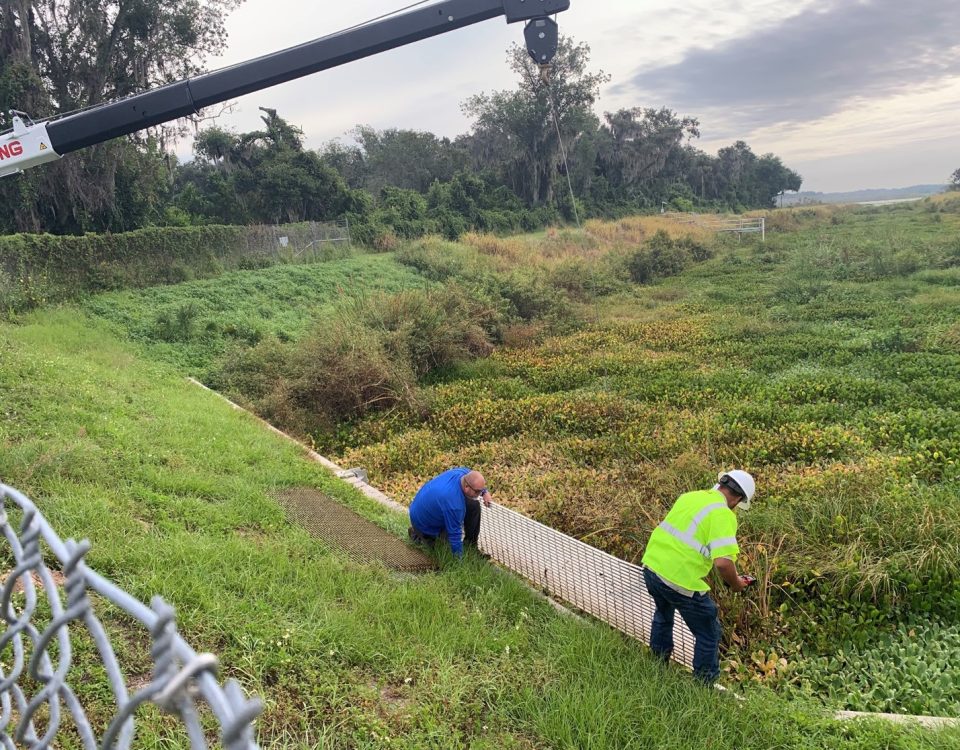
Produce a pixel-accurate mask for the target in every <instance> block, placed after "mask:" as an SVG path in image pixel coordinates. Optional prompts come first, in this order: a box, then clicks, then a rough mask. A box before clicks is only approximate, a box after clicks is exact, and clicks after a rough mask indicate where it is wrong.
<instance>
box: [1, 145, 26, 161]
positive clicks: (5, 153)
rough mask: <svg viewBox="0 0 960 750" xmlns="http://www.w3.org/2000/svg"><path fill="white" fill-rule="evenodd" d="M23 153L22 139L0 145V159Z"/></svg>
mask: <svg viewBox="0 0 960 750" xmlns="http://www.w3.org/2000/svg"><path fill="white" fill-rule="evenodd" d="M21 154H23V144H22V143H20V141H11V142H10V143H8V144H6V145H3V146H0V161H3V160H4V159H11V158H13V157H14V156H20V155H21Z"/></svg>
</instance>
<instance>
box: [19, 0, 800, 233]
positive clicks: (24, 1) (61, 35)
mask: <svg viewBox="0 0 960 750" xmlns="http://www.w3.org/2000/svg"><path fill="white" fill-rule="evenodd" d="M238 2H239V0H163V1H162V2H161V0H97V1H96V2H90V3H67V4H64V3H58V2H56V0H0V110H2V111H4V112H5V111H6V110H9V109H20V110H26V111H28V112H29V113H30V114H31V115H32V116H34V117H35V118H36V119H40V118H47V117H50V116H54V115H56V114H59V113H64V112H68V111H72V110H75V109H78V108H81V107H86V106H91V105H96V104H98V103H101V102H104V101H108V100H111V99H115V98H118V97H122V96H127V95H129V94H131V93H135V92H137V91H142V90H144V89H146V88H150V87H155V86H158V85H162V84H163V83H168V82H170V81H173V80H178V79H181V78H184V77H187V76H190V75H194V74H196V73H197V72H199V71H200V70H201V68H202V63H203V61H204V60H205V59H206V58H208V57H209V56H212V55H215V54H216V53H218V52H219V51H221V50H222V49H223V46H224V43H225V36H224V27H223V19H224V17H225V15H226V13H228V12H229V11H230V10H231V9H232V8H233V7H235V6H236V5H237V4H238ZM589 58H590V50H589V47H588V46H587V45H586V44H584V43H576V42H574V41H573V40H571V39H569V38H566V39H563V40H562V41H561V46H560V50H559V52H558V54H557V57H556V59H555V61H554V64H553V66H552V68H551V70H550V74H549V76H544V75H543V74H542V73H541V71H540V70H539V68H538V67H537V66H536V65H535V64H534V63H533V62H532V61H531V60H530V59H529V57H528V56H527V54H526V52H525V50H523V49H522V48H521V47H516V46H515V47H514V48H513V49H512V50H511V51H510V54H509V61H510V65H511V67H512V69H513V70H514V71H515V73H516V74H517V85H516V87H515V88H514V89H512V90H505V91H496V92H493V93H490V94H487V93H481V94H478V95H476V96H473V97H471V98H469V99H468V100H467V101H466V102H464V103H463V110H464V112H465V113H466V114H467V115H468V117H469V118H470V119H471V121H472V126H471V128H470V132H468V133H466V134H464V135H461V136H458V137H457V138H454V139H450V138H443V137H439V136H437V135H434V134H433V133H428V132H418V131H413V130H404V129H399V128H389V129H386V130H376V129H374V128H371V127H369V126H364V125H358V126H357V127H356V128H355V129H354V130H353V131H351V133H350V136H351V138H350V140H349V141H347V142H342V141H340V140H336V141H333V142H330V143H327V144H326V145H324V146H323V147H321V148H320V149H317V150H311V149H308V148H306V147H305V145H304V134H303V132H302V131H301V130H299V129H298V128H297V127H296V126H295V125H294V124H292V123H290V122H288V121H287V120H285V119H284V118H283V117H282V116H281V115H280V114H278V113H277V112H276V111H274V110H271V109H264V110H263V111H264V114H263V118H262V119H263V128H262V129H259V130H256V131H253V132H249V133H236V132H232V131H230V130H228V129H225V128H222V127H219V126H217V125H216V124H214V125H212V126H209V127H205V128H203V129H201V130H199V132H198V134H197V135H196V138H195V141H194V154H195V158H194V159H193V160H192V161H190V162H188V163H186V164H179V163H177V160H176V159H175V158H174V157H173V156H172V155H171V154H170V153H169V146H170V144H171V143H172V141H173V139H174V138H176V137H178V136H182V135H183V134H184V128H185V127H186V123H179V124H176V123H175V124H173V125H170V126H166V127H162V128H156V129H153V130H151V131H149V132H147V133H143V134H138V135H136V136H133V137H130V138H126V139H118V140H114V141H110V142H107V143H104V144H101V145H98V146H95V147H92V148H89V149H85V150H84V151H82V152H79V153H76V154H72V155H71V156H70V157H69V158H66V159H64V160H62V161H60V162H57V163H54V164H48V165H45V166H43V167H41V168H38V169H34V170H31V171H29V172H28V173H27V174H25V175H21V176H19V177H17V178H14V179H7V180H4V181H2V182H0V201H2V202H3V205H5V206H9V207H10V210H7V211H5V212H2V214H0V232H3V233H11V232H52V233H56V234H76V233H83V232H91V231H92V232H102V231H112V232H116V231H129V230H133V229H138V228H142V227H145V226H169V225H174V226H186V225H203V224H249V223H283V222H295V221H305V220H316V221H324V220H330V219H335V218H339V217H343V216H346V217H348V218H350V219H351V220H352V223H353V224H354V226H355V227H357V228H358V230H359V231H360V232H361V234H363V233H366V235H367V236H366V237H362V239H370V240H376V239H377V238H381V239H382V238H384V237H389V236H391V235H392V236H399V237H410V236H417V235H421V234H425V233H431V232H438V233H441V234H444V235H446V236H449V237H455V236H457V235H459V234H461V233H462V232H464V231H467V230H472V229H476V230H484V231H498V232H499V231H515V230H522V229H533V228H537V227H541V226H543V225H545V224H548V223H551V222H556V221H560V220H571V219H572V218H573V217H574V215H578V216H581V217H582V216H602V217H616V216H621V215H625V214H629V213H636V212H638V211H643V210H650V209H659V208H660V207H661V206H663V205H665V204H666V205H668V206H670V207H671V208H673V209H676V210H691V209H694V208H696V209H697V210H702V211H709V210H742V209H750V208H763V207H769V206H772V205H773V204H774V199H775V196H777V195H778V194H780V193H781V192H782V191H785V190H799V188H800V185H801V177H800V176H799V175H798V174H797V173H796V172H794V171H793V170H791V169H789V168H787V167H786V166H784V164H783V163H782V162H781V160H780V159H779V158H778V157H777V156H775V155H773V154H764V155H757V154H755V153H754V152H753V151H752V150H751V149H750V147H749V146H748V145H747V144H746V143H745V142H743V141H737V142H735V143H733V144H732V145H730V146H728V147H726V148H723V149H720V151H719V152H718V153H717V154H716V155H715V156H714V155H710V154H707V153H705V152H704V151H702V150H700V149H698V148H697V147H696V146H695V145H694V142H695V140H696V139H697V138H698V137H699V135H700V132H699V122H698V120H697V119H696V118H694V117H689V116H682V115H679V114H678V113H676V112H674V111H672V110H670V109H668V108H665V107H663V108H654V107H635V108H631V109H622V110H619V111H616V112H608V113H605V114H604V116H603V118H602V119H601V118H599V117H598V116H597V115H596V114H595V113H594V104H595V103H596V101H597V98H598V96H599V92H600V88H601V86H602V85H603V84H605V83H606V82H607V81H609V76H607V75H605V74H604V73H602V72H594V71H591V70H590V67H589V62H590V59H589ZM131 61H135V64H134V63H133V62H131ZM558 136H559V137H558ZM564 156H565V157H566V158H564ZM571 189H572V193H573V196H575V197H574V198H572V199H571V195H570V193H571Z"/></svg>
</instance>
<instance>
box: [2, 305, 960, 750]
mask: <svg viewBox="0 0 960 750" xmlns="http://www.w3.org/2000/svg"><path fill="white" fill-rule="evenodd" d="M0 393H2V408H3V411H4V417H5V418H4V420H3V421H2V422H0V477H3V480H4V481H5V482H7V483H9V484H12V485H14V486H17V487H18V488H20V489H22V490H24V491H26V492H27V493H29V494H30V495H31V496H32V497H33V498H34V499H35V500H36V501H37V502H38V503H39V505H40V507H41V509H42V510H43V512H44V513H45V514H47V515H48V517H49V519H50V520H51V521H52V523H53V524H54V526H55V528H57V529H58V530H59V532H60V533H61V534H62V535H63V536H64V537H66V536H71V535H72V536H77V537H87V538H89V539H90V540H91V541H92V542H93V551H92V552H91V553H90V555H89V562H90V563H91V564H92V566H93V567H95V568H96V569H97V570H99V571H101V572H102V573H104V574H106V575H108V576H109V577H111V578H112V579H113V580H115V581H116V582H118V583H119V584H121V585H122V586H123V587H124V588H126V589H127V590H128V591H130V592H131V593H133V594H135V595H136V596H138V597H140V598H141V599H147V598H148V597H149V596H151V595H152V594H154V593H159V594H161V595H163V596H164V597H165V598H166V599H167V600H168V601H170V602H172V603H173V604H174V605H176V606H177V608H178V610H179V613H180V621H181V623H182V627H183V630H184V632H185V635H186V636H187V637H188V639H189V640H190V641H191V643H192V644H193V645H194V647H196V648H197V649H198V650H213V651H216V652H217V653H219V654H220V656H221V657H222V661H223V663H224V665H225V667H226V672H227V674H230V675H233V676H236V677H238V678H239V679H240V680H241V681H242V682H243V684H244V685H245V686H246V687H247V688H248V689H249V690H252V691H256V692H260V693H261V694H263V695H264V696H265V697H266V699H267V703H268V710H267V713H266V715H265V717H264V718H263V719H262V720H261V722H260V727H261V741H262V743H263V744H264V745H265V746H267V747H409V748H423V747H436V748H456V747H468V746H469V747H471V748H484V747H488V748H510V747H520V748H532V747H565V748H626V747H662V748H688V747H691V746H699V747H708V746H709V747H714V748H728V747H729V748H734V747H736V748H774V747H778V748H795V747H808V748H819V747H823V748H828V747H830V748H833V747H851V748H852V747H856V748H914V747H931V748H939V747H943V748H947V747H953V746H955V744H956V741H957V739H958V735H957V734H956V733H953V734H946V733H943V734H936V735H924V734H913V733H907V732H903V731H900V730H890V729H888V728H885V727H875V726H871V725H858V726H848V725H838V724H834V723H832V722H827V721H825V720H821V719H815V718H811V716H810V715H807V714H805V713H803V712H802V710H801V709H800V708H798V707H797V706H789V705H788V704H785V703H783V702H780V701H777V700H775V699H773V698H772V697H770V696H769V695H766V694H763V693H760V692H757V693H755V694H754V695H753V696H752V697H751V699H750V700H749V701H748V702H747V703H744V704H734V703H732V702H731V701H730V699H729V698H727V697H725V696H723V695H719V694H715V693H713V692H711V691H704V690H702V689H700V688H698V687H697V686H695V685H693V684H692V683H691V682H690V681H689V679H688V678H687V677H686V676H684V675H679V674H676V673H675V672H674V671H673V670H672V669H671V670H666V671H661V669H660V668H659V667H657V666H656V665H654V664H653V663H651V662H650V660H648V659H647V658H646V656H645V654H644V653H643V649H642V648H640V647H639V646H638V645H637V644H635V643H633V642H626V641H624V640H623V639H622V638H620V637H619V636H618V635H617V634H615V633H613V632H611V631H610V630H609V629H608V628H606V627H602V626H598V625H593V624H583V623H580V622H577V621H572V620H569V619H566V618H563V617H560V616H558V615H556V614H555V613H554V612H553V611H552V610H551V609H550V608H549V607H548V606H546V605H544V604H543V603H542V602H540V601H538V600H537V599H535V598H533V597H532V596H531V595H530V594H529V593H528V592H527V591H526V590H525V589H524V588H523V587H522V586H521V585H519V584H518V583H517V582H515V581H514V580H512V579H511V578H510V577H509V576H507V575H504V574H502V573H499V572H498V571H496V570H495V569H493V568H491V567H489V566H487V565H486V564H484V563H482V562H480V561H478V560H468V561H467V562H466V563H465V564H464V565H462V566H454V567H452V568H447V569H445V570H444V571H443V572H442V573H440V574H437V575H431V576H425V577H421V578H404V579H398V578H396V577H394V576H391V575H390V574H388V573H387V572H386V571H384V570H381V569H376V568H371V567H362V566H358V565H356V564H354V563H351V562H349V561H347V560H345V559H344V558H342V557H341V556H339V555H337V554H333V553H331V552H329V551H327V550H324V549H322V548H321V547H320V546H318V545H317V544H316V543H315V542H314V541H312V540H311V539H309V538H308V537H307V535H306V534H305V533H304V532H303V531H302V530H300V529H298V528H296V527H293V526H291V525H289V524H288V523H287V522H286V521H285V520H284V518H283V515H282V513H281V512H280V510H279V509H278V507H277V506H276V504H275V503H273V502H272V501H271V500H270V499H269V498H268V496H267V493H268V492H269V491H270V490H271V489H273V488H276V487H283V486H290V485H300V484H310V485H313V486H316V487H319V488H321V489H323V490H325V491H327V492H329V493H330V494H332V495H334V496H336V497H339V498H341V499H342V500H344V501H346V502H348V503H350V504H352V505H354V506H355V507H358V508H363V509H364V512H365V513H367V514H368V515H370V516H371V517H374V518H375V519H379V520H380V522H382V523H384V524H385V525H386V526H388V527H390V528H393V529H395V530H399V529H400V528H401V527H402V521H400V520H398V519H396V518H394V517H390V516H388V515H386V513H385V512H384V511H381V510H379V509H378V508H376V507H374V506H371V505H370V504H368V503H365V502H364V501H363V500H362V499H361V498H359V497H357V496H356V495H355V494H353V492H352V491H351V490H349V489H348V488H346V487H345V486H343V485H341V484H338V483H337V482H335V481H334V480H332V479H331V478H329V477H328V476H326V475H325V474H324V473H323V472H322V471H321V470H320V469H319V468H318V467H316V466H313V465H311V464H309V463H307V462H305V461H304V460H302V459H301V458H300V457H299V456H298V454H297V452H296V450H295V449H293V448H292V447H290V446H289V445H286V444H284V443H282V442H280V441H279V440H278V439H277V438H275V437H273V436H271V435H270V434H268V433H267V432H266V431H264V430H263V429H262V428H261V427H259V426H258V425H257V424H255V423H254V422H253V421H252V420H250V419H249V418H246V417H244V416H243V415H240V414H238V413H236V412H233V411H232V410H230V409H229V408H228V407H227V406H225V405H224V404H223V403H222V402H220V401H218V400H217V399H216V398H215V397H213V396H211V395H210V394H207V393H205V392H203V391H200V390H199V389H195V388H193V387H192V386H189V385H187V384H186V383H185V382H184V381H183V380H182V378H181V376H180V375H179V374H178V373H176V372H174V371H173V370H172V369H170V368H168V367H167V366H165V365H160V364H155V363H154V364H152V363H148V362H144V361H142V360H140V359H138V358H137V356H136V355H135V354H133V353H132V352H131V349H130V348H129V346H127V345H122V344H120V343H118V342H117V341H116V340H115V339H114V338H113V337H112V335H111V334H110V333H109V332H107V331H106V330H104V328H103V326H102V324H94V323H91V322H90V321H88V320H86V319H85V318H84V317H83V316H82V315H78V314H77V313H76V311H73V310H63V311H53V312H47V313H42V314H35V315H33V316H30V317H29V318H27V319H25V320H23V321H22V322H21V324H20V325H19V326H15V327H14V326H9V325H2V326H0ZM111 627H112V629H113V630H114V631H118V630H119V629H120V628H121V626H120V625H119V624H118V623H116V622H114V623H113V624H112V626H111ZM121 641H122V643H123V645H122V646H121V652H122V653H123V654H126V655H128V656H129V655H139V656H140V657H141V658H142V656H143V650H144V648H145V646H144V644H143V643H142V641H138V640H137V639H136V638H130V637H127V638H123V639H120V641H118V642H121ZM81 690H83V691H85V692H86V691H91V693H95V690H94V689H92V688H90V687H89V686H82V685H81ZM88 697H91V699H93V700H96V696H95V695H89V696H88ZM148 716H149V717H150V718H148V720H147V726H146V731H145V733H144V738H143V739H144V746H151V747H157V746H160V745H161V744H163V743H164V740H163V737H164V736H166V735H167V734H168V731H169V730H168V729H167V728H166V727H169V722H163V721H160V720H157V719H155V718H153V716H152V715H151V714H148Z"/></svg>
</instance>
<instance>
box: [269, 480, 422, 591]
mask: <svg viewBox="0 0 960 750" xmlns="http://www.w3.org/2000/svg"><path fill="white" fill-rule="evenodd" d="M274 497H275V498H276V499H277V501H278V502H279V503H280V504H281V505H282V506H283V507H284V508H285V509H286V510H287V512H288V513H289V514H290V516H291V517H292V518H293V519H294V520H296V521H297V522H298V523H299V524H300V525H302V526H303V527H304V528H306V529H307V531H309V532H310V533H311V534H313V535H314V536H316V537H318V538H320V539H323V540H324V541H325V542H327V543H329V544H330V545H332V546H334V547H336V548H338V549H341V550H343V551H344V552H345V553H346V554H347V555H349V556H350V558H352V559H354V560H356V561H357V562H361V563H370V562H378V563H381V564H383V565H386V566H387V567H388V568H392V569H394V570H400V571H404V572H408V573H423V572H426V571H429V570H433V569H434V568H435V567H436V566H435V565H434V562H433V560H431V559H430V558H429V557H427V556H426V555H425V554H423V553H422V552H420V551H418V550H416V549H413V548H412V547H410V546H409V545H407V544H405V543H404V542H403V541H401V540H400V539H398V538H397V537H396V536H394V535H393V534H391V533H390V532H388V531H384V530H383V529H381V528H380V527H379V526H377V525H376V524H373V523H371V522H370V521H368V520H367V519H365V518H363V517H361V516H359V515H357V514H356V513H354V512H353V511H352V510H350V509H349V508H347V507H344V506H343V505H341V504H340V503H338V502H336V501H335V500H331V499H330V498H328V497H326V496H325V495H323V494H321V493H320V492H317V491H316V490H315V489H313V488H312V487H293V488H291V489H287V490H283V491H281V492H277V493H275V494H274Z"/></svg>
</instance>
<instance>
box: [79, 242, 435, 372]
mask: <svg viewBox="0 0 960 750" xmlns="http://www.w3.org/2000/svg"><path fill="white" fill-rule="evenodd" d="M425 285H426V282H424V280H423V279H422V278H421V277H420V276H418V275H417V274H415V273H414V272H412V271H411V270H410V269H408V268H406V267H404V266H401V265H399V264H397V263H395V262H394V260H393V256H392V254H380V255H359V256H356V257H353V258H347V259H343V260H333V261H328V262H325V263H316V264H305V265H281V266H274V267H272V268H266V269H263V270H260V271H256V272H251V271H232V272H230V273H226V274H224V275H222V276H220V277H219V278H216V279H206V280H203V281H192V282H187V283H183V284H177V285H174V286H157V287H151V288H149V289H138V290H130V291H123V292H114V293H110V294H101V295H98V296H96V297H92V298H90V299H89V300H87V301H85V302H84V303H83V307H84V309H86V310H88V311H90V312H91V313H93V314H95V315H97V316H98V317H101V318H103V319H105V320H108V321H110V322H111V323H113V324H114V325H115V326H116V328H117V330H119V331H122V332H123V334H124V335H125V336H129V337H130V338H132V339H134V340H136V341H140V342H143V343H145V344H146V345H147V346H148V348H149V352H150V356H151V358H153V359H159V360H161V361H167V362H172V363H174V364H176V365H178V366H179V367H181V368H182V369H184V370H185V371H189V372H191V373H192V374H195V375H202V374H203V373H204V371H205V369H206V368H207V367H209V366H210V364H211V362H212V361H213V360H214V359H215V358H216V357H217V356H219V355H220V354H222V353H223V352H224V351H225V350H226V349H227V348H228V347H229V346H231V345H232V344H233V343H234V342H241V343H251V342H254V341H257V340H259V339H260V338H261V337H263V336H265V335H275V336H280V337H281V338H288V339H296V338H298V337H299V336H300V335H301V334H302V333H303V332H304V330H306V328H308V327H309V325H310V323H311V321H312V319H313V318H314V317H315V316H316V315H317V314H318V313H320V312H321V311H322V310H323V309H324V308H327V307H330V306H331V305H333V304H335V303H336V302H337V301H339V300H342V299H343V298H345V297H353V296H358V295H362V294H367V293H371V292H377V291H384V292H396V291H399V290H401V289H409V288H412V287H423V286H425Z"/></svg>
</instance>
